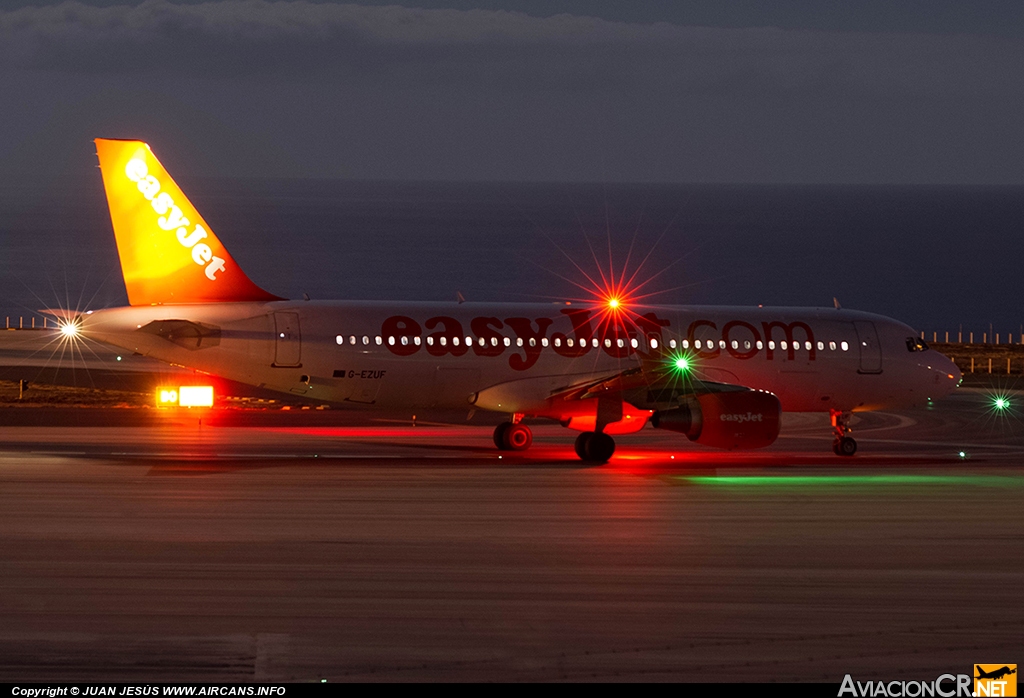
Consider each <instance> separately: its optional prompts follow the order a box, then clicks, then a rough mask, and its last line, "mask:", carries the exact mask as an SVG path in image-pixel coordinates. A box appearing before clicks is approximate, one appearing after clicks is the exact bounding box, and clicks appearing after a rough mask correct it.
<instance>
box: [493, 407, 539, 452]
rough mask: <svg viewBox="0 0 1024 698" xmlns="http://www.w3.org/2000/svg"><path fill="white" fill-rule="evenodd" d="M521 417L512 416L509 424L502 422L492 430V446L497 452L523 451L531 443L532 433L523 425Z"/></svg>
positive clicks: (518, 415) (519, 415)
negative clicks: (495, 447)
mask: <svg viewBox="0 0 1024 698" xmlns="http://www.w3.org/2000/svg"><path fill="white" fill-rule="evenodd" d="M522 418H523V415H521V414H517V415H513V416H512V421H511V422H502V423H501V424H499V425H498V426H496V427H495V428H494V445H495V446H497V447H498V450H499V451H525V450H526V449H528V448H529V447H530V445H531V444H532V443H533V432H532V431H530V427H528V426H526V425H525V424H523V423H522V422H521V421H519V420H521V419H522Z"/></svg>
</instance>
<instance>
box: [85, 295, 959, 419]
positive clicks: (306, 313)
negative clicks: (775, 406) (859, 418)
mask: <svg viewBox="0 0 1024 698" xmlns="http://www.w3.org/2000/svg"><path fill="white" fill-rule="evenodd" d="M619 312H621V313H622V315H621V316H619V315H618V314H613V313H609V312H608V311H607V310H606V309H598V308H588V307H582V306H576V305H565V304H478V303H462V304H456V303H450V304H438V303H433V304H432V303H384V302H316V301H275V302H260V303H204V304H196V305H153V306H137V307H126V308H113V309H108V310H100V311H96V312H94V313H91V314H89V315H86V316H83V319H82V320H83V321H82V328H81V330H82V333H83V335H84V336H85V337H89V338H92V339H95V340H98V341H101V342H104V343H107V344H111V345H115V346H118V347H121V348H124V349H127V350H129V351H135V352H138V353H140V354H144V355H147V356H152V357H155V358H157V359H160V360H162V361H165V362H168V363H173V364H179V365H182V366H186V367H189V368H195V369H198V370H201V371H205V372H208V373H211V374H215V375H218V376H222V377H225V378H229V379H231V380H235V381H239V382H241V383H246V384H249V385H253V386H258V387H261V388H265V389H270V390H274V391H279V392H281V393H285V394H289V395H303V396H305V397H308V398H312V399H314V400H321V401H324V402H330V403H334V404H336V405H339V406H348V407H352V408H357V409H359V408H363V409H401V408H413V409H415V408H445V409H450V408H467V409H468V408H471V407H474V406H475V407H476V408H481V409H490V410H495V411H504V412H510V413H527V414H543V404H544V400H545V399H546V398H547V397H548V396H549V395H551V394H552V393H553V392H554V391H557V390H559V389H564V388H566V387H567V386H571V385H573V384H577V383H584V382H586V381H590V380H595V379H599V378H601V377H604V376H614V375H616V374H620V373H622V372H623V371H626V370H629V369H631V368H634V367H636V366H638V365H639V364H640V363H641V362H643V361H648V362H651V361H659V360H663V361H666V362H667V361H672V360H675V357H685V358H686V361H687V364H688V367H689V369H690V370H691V371H692V375H693V377H694V380H699V381H711V382H715V383H723V384H732V385H738V386H745V387H747V388H752V389H755V390H764V391H769V392H772V393H774V394H775V395H777V396H778V398H779V400H780V402H781V405H782V409H783V410H784V411H791V412H814V411H826V412H827V411H831V410H837V411H845V412H849V411H860V410H873V409H883V408H890V409H891V408H898V407H908V406H914V405H923V404H926V403H927V402H928V400H930V399H935V398H939V397H942V396H944V395H946V394H947V393H949V392H950V391H951V390H952V389H953V388H954V387H956V385H958V383H959V381H960V372H959V371H958V370H957V368H956V366H955V365H954V364H953V363H952V362H951V361H950V360H949V359H947V358H946V357H944V356H942V355H941V354H939V353H937V352H935V351H933V350H930V349H927V347H925V346H924V345H923V344H922V343H920V342H916V343H915V341H916V333H915V332H914V330H913V329H912V328H910V327H909V326H907V325H905V324H903V323H900V322H898V321H895V320H892V319H890V318H886V317H883V316H880V315H874V314H869V313H862V312H856V311H849V310H838V309H831V308H828V309H819V308H772V307H764V308H762V307H757V308H751V307H728V306H650V307H644V308H642V309H636V310H635V311H634V310H627V309H623V310H621V311H619ZM627 313H628V315H627ZM544 416H552V417H555V418H558V415H544Z"/></svg>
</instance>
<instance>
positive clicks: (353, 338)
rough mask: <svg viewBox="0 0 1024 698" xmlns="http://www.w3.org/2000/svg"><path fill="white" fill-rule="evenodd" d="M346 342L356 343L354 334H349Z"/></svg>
mask: <svg viewBox="0 0 1024 698" xmlns="http://www.w3.org/2000/svg"><path fill="white" fill-rule="evenodd" d="M348 343H349V344H355V343H356V336H355V335H352V336H350V337H349V338H348Z"/></svg>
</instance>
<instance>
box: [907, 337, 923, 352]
mask: <svg viewBox="0 0 1024 698" xmlns="http://www.w3.org/2000/svg"><path fill="white" fill-rule="evenodd" d="M907 351H928V345H927V344H925V342H924V340H923V339H918V338H917V337H907Z"/></svg>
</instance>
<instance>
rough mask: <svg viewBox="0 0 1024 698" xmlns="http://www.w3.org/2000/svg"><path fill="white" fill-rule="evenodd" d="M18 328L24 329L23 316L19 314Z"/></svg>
mask: <svg viewBox="0 0 1024 698" xmlns="http://www.w3.org/2000/svg"><path fill="white" fill-rule="evenodd" d="M18 329H19V330H23V329H25V318H23V317H22V316H20V315H19V316H18Z"/></svg>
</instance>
